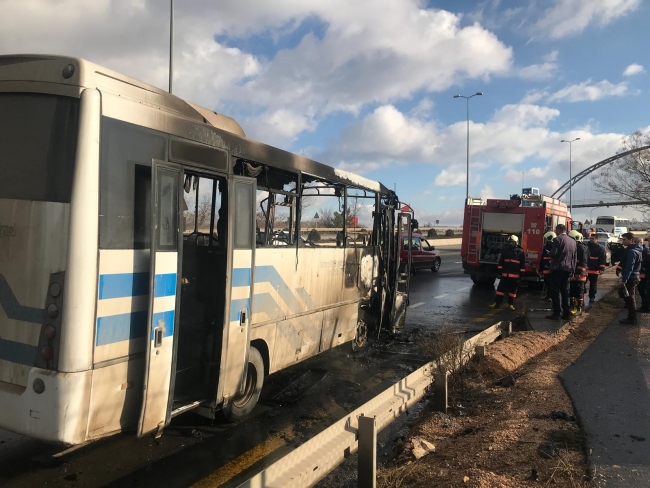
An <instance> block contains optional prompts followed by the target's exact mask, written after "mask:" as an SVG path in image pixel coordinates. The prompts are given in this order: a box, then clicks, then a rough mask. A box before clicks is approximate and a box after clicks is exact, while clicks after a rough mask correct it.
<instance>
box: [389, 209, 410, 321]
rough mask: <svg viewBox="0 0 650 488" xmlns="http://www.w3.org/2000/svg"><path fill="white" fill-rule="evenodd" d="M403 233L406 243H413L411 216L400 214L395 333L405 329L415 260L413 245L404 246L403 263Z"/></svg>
mask: <svg viewBox="0 0 650 488" xmlns="http://www.w3.org/2000/svg"><path fill="white" fill-rule="evenodd" d="M402 232H406V234H407V237H408V240H407V241H406V242H409V243H412V242H413V241H412V239H413V231H412V229H411V214H409V213H401V212H400V213H398V214H397V253H396V254H397V268H396V269H397V275H396V279H395V287H394V290H395V293H393V308H392V310H391V314H390V324H391V327H392V329H393V332H396V331H397V330H399V329H401V328H402V327H404V322H405V320H406V307H407V305H408V299H409V284H410V279H411V268H412V265H413V258H412V255H411V248H412V247H413V246H412V245H409V246H404V250H405V252H406V260H405V261H404V263H402V262H401V254H402V253H401V252H400V249H401V242H400V241H401V240H403V237H402Z"/></svg>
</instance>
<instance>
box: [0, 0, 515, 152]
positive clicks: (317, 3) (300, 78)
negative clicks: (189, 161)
mask: <svg viewBox="0 0 650 488" xmlns="http://www.w3.org/2000/svg"><path fill="white" fill-rule="evenodd" d="M423 5H424V3H423V2H421V1H420V0H403V1H397V2H376V1H373V0H359V1H357V2H346V1H344V0H314V1H310V2H296V1H295V0H276V1H274V2H268V1H265V0H251V1H249V2H243V3H242V2H239V1H237V0H221V1H219V2H205V1H200V0H187V1H184V2H177V4H176V18H175V43H176V44H175V72H176V75H175V93H176V94H178V95H179V96H181V97H183V98H186V99H188V100H190V101H194V102H197V103H200V104H202V105H205V106H207V107H209V108H211V109H213V110H218V111H221V112H225V113H228V114H229V115H232V116H235V117H236V118H242V117H246V116H249V115H251V114H255V115H257V114H265V115H263V118H266V119H269V120H272V119H273V116H274V114H276V113H277V111H278V110H281V109H286V107H291V110H292V112H294V113H295V114H298V116H301V117H303V118H304V121H309V123H307V122H304V121H303V123H293V124H292V125H291V126H290V127H291V128H292V131H293V133H292V132H291V131H289V130H287V131H283V133H282V134H281V136H282V137H283V138H284V140H285V141H292V140H293V139H294V138H295V136H296V134H298V133H299V132H300V131H305V130H312V128H313V127H314V125H313V124H317V123H318V122H319V121H320V120H322V119H323V118H324V117H325V116H326V115H328V114H330V113H333V112H337V111H344V112H349V113H353V114H357V113H359V112H360V110H361V109H362V108H363V107H365V106H367V105H369V104H379V105H386V104H392V103H394V101H396V100H403V99H406V98H409V97H412V96H414V95H415V94H419V93H422V92H424V93H430V92H437V91H441V90H446V89H448V88H449V87H451V86H453V85H455V84H458V83H461V82H463V81H465V80H468V79H489V78H490V77H491V76H494V75H500V74H507V73H509V72H510V69H511V64H512V48H510V47H508V46H506V45H505V44H504V43H503V42H501V41H500V40H499V39H498V38H497V36H496V35H495V34H494V33H492V32H490V31H489V30H487V29H485V28H484V27H482V26H481V25H480V24H478V23H473V24H471V25H461V16H460V15H456V14H454V13H451V12H448V11H445V10H441V9H436V8H426V7H424V6H423ZM0 11H2V13H3V15H2V16H0V52H2V53H25V52H48V53H52V54H67V55H73V56H81V57H85V58H87V59H89V60H91V61H94V62H96V63H99V64H102V65H105V66H106V67H108V68H112V69H115V70H117V71H120V72H123V73H124V74H127V75H129V76H132V77H134V78H138V79H141V80H143V81H146V82H149V83H152V84H154V85H156V86H159V87H161V88H166V86H167V66H168V59H167V55H168V52H167V50H168V29H167V26H168V21H169V20H168V11H167V10H166V9H164V8H160V6H159V5H158V3H157V2H153V1H151V0H138V1H131V0H96V1H94V2H91V3H90V4H89V3H88V2H87V1H85V0H60V1H57V2H52V1H50V0H23V1H20V2H15V1H13V0H0ZM313 26H316V27H313ZM275 46H277V48H275V49H274V47H275ZM280 46H281V48H280ZM430 108H431V107H428V110H430ZM422 109H423V110H426V109H427V107H422ZM233 112H234V113H233ZM418 115H419V114H418ZM251 120H252V117H251ZM253 126H254V130H257V128H256V126H255V124H253ZM244 129H247V127H244Z"/></svg>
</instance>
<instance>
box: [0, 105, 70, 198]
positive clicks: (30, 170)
mask: <svg viewBox="0 0 650 488" xmlns="http://www.w3.org/2000/svg"><path fill="white" fill-rule="evenodd" d="M78 125H79V99H77V98H70V97H62V96H57V95H45V94H34V93H0V198H16V199H20V200H40V201H49V202H65V203H69V202H70V195H71V193H72V173H73V168H74V161H75V153H76V150H77V129H78Z"/></svg>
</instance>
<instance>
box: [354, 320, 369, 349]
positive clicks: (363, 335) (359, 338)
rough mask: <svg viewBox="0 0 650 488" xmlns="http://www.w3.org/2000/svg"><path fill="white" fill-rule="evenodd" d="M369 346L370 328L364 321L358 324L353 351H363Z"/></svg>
mask: <svg viewBox="0 0 650 488" xmlns="http://www.w3.org/2000/svg"><path fill="white" fill-rule="evenodd" d="M367 345H368V326H367V325H366V323H365V322H364V321H363V320H359V322H358V323H357V333H356V334H355V336H354V339H353V340H352V350H353V351H354V352H357V351H361V350H362V349H363V348H365V347H366V346H367Z"/></svg>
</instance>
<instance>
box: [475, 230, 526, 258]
mask: <svg viewBox="0 0 650 488" xmlns="http://www.w3.org/2000/svg"><path fill="white" fill-rule="evenodd" d="M511 235H516V236H517V237H518V238H519V242H521V231H520V232H511V233H503V232H485V231H484V232H483V234H482V236H481V257H480V260H479V262H480V263H486V264H497V263H498V262H499V257H500V255H501V251H502V250H503V248H504V247H505V246H506V245H507V241H508V237H510V236H511Z"/></svg>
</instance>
